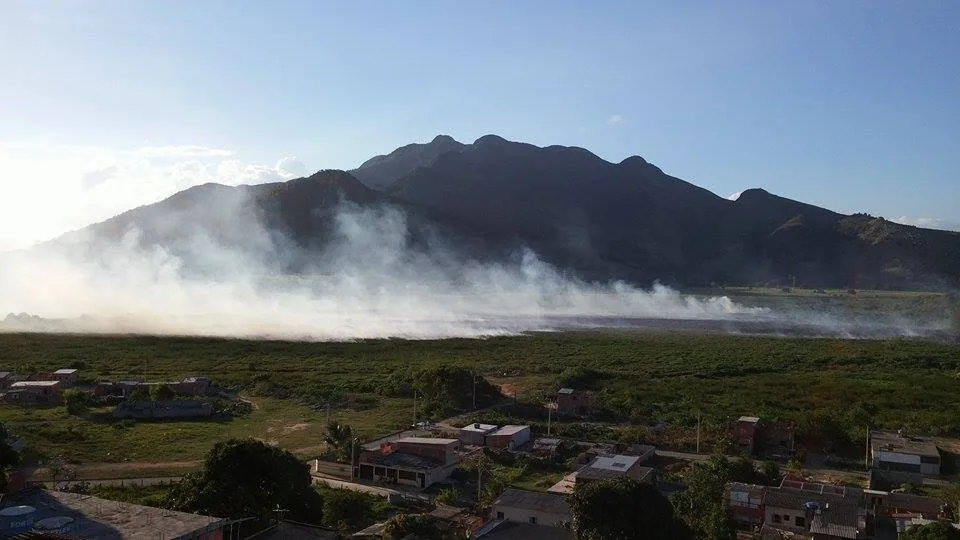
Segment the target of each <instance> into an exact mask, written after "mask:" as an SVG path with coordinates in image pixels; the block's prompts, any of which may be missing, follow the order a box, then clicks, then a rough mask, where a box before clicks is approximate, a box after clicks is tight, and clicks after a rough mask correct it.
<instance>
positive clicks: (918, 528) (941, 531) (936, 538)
mask: <svg viewBox="0 0 960 540" xmlns="http://www.w3.org/2000/svg"><path fill="white" fill-rule="evenodd" d="M898 538H900V539H901V540H960V531H958V530H957V529H955V528H954V527H953V525H951V524H950V523H947V522H945V521H935V522H933V523H930V524H927V525H914V526H913V527H910V528H909V529H907V530H906V531H904V532H902V533H900V536H898Z"/></svg>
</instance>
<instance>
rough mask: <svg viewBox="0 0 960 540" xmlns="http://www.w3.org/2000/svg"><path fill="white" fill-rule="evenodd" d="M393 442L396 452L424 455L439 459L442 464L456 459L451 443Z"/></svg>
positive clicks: (428, 457)
mask: <svg viewBox="0 0 960 540" xmlns="http://www.w3.org/2000/svg"><path fill="white" fill-rule="evenodd" d="M393 444H394V446H395V447H396V449H397V451H398V452H403V453H405V454H413V455H415V456H420V457H425V458H427V459H432V460H435V461H439V462H440V463H443V464H447V463H450V462H452V461H454V460H455V459H456V456H455V455H454V454H453V447H454V444H453V443H451V444H446V445H440V444H419V443H410V442H404V441H394V442H393Z"/></svg>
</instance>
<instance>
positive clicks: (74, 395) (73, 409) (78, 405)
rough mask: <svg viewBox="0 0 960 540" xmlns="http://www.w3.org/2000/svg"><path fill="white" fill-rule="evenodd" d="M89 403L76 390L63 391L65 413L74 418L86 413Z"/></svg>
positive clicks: (83, 395)
mask: <svg viewBox="0 0 960 540" xmlns="http://www.w3.org/2000/svg"><path fill="white" fill-rule="evenodd" d="M89 401H90V400H89V399H88V398H87V395H86V394H84V393H83V392H81V391H80V390H77V389H76V388H68V389H66V390H64V391H63V405H64V406H65V407H66V409H67V412H68V413H70V414H72V415H74V416H80V415H81V414H83V413H85V412H87V406H88V405H89Z"/></svg>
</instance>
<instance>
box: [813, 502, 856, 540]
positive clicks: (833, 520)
mask: <svg viewBox="0 0 960 540" xmlns="http://www.w3.org/2000/svg"><path fill="white" fill-rule="evenodd" d="M858 515H859V510H858V509H857V508H856V507H849V506H847V507H842V508H836V509H834V508H831V509H830V510H821V511H820V512H819V513H817V514H815V515H814V516H813V519H812V520H811V521H810V532H812V533H813V534H823V535H827V536H831V537H837V538H857V518H858Z"/></svg>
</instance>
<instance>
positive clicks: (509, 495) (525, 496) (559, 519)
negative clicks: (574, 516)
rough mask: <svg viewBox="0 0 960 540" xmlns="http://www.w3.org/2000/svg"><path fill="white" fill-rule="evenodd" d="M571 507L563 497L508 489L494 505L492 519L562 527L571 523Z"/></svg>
mask: <svg viewBox="0 0 960 540" xmlns="http://www.w3.org/2000/svg"><path fill="white" fill-rule="evenodd" d="M570 517H571V515H570V505H568V504H567V498H566V497H565V496H563V495H557V494H554V493H539V492H534V491H525V490H522V489H513V488H508V489H507V490H505V491H504V492H503V493H502V494H500V497H498V498H497V500H496V501H494V503H493V508H492V509H491V511H490V518H491V519H499V520H505V521H513V522H516V523H529V524H531V525H547V526H550V527H561V526H562V524H564V523H568V522H569V521H570Z"/></svg>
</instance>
